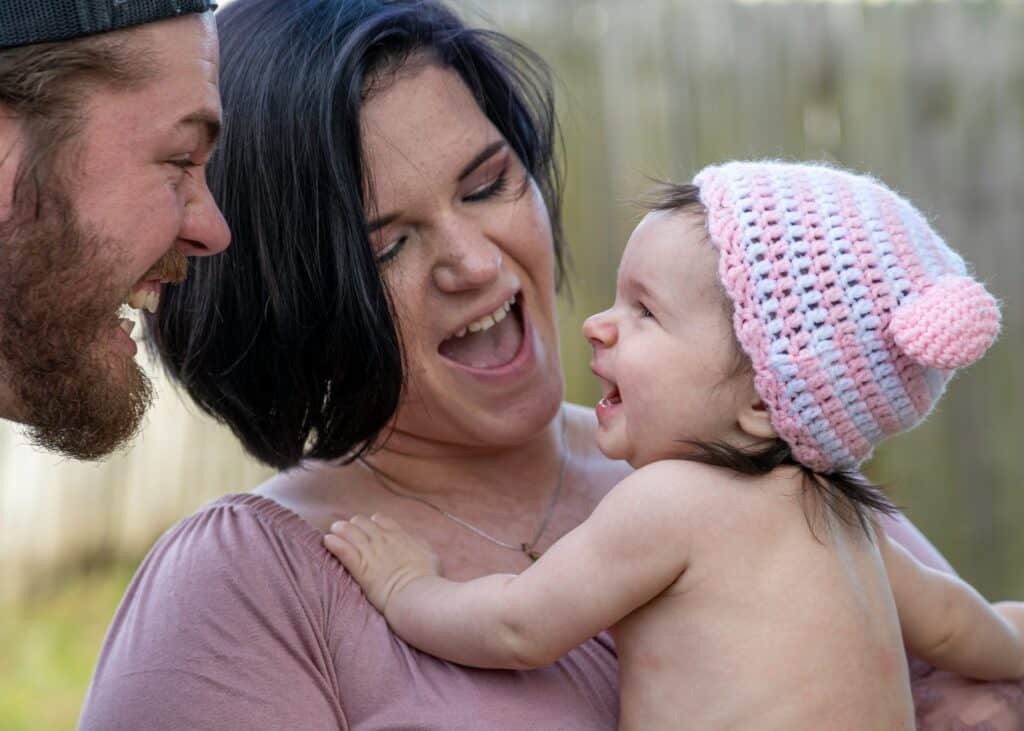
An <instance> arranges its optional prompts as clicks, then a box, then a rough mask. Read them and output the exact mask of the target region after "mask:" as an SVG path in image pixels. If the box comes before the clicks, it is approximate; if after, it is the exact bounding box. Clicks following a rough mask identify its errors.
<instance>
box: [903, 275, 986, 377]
mask: <svg viewBox="0 0 1024 731" xmlns="http://www.w3.org/2000/svg"><path fill="white" fill-rule="evenodd" d="M889 329H890V332H891V334H892V337H893V340H894V341H895V343H896V345H897V347H898V348H899V349H900V350H902V351H903V352H904V353H906V354H907V355H908V356H910V357H911V358H912V359H913V360H915V361H916V362H918V363H920V364H921V365H923V366H925V367H927V368H941V369H943V370H952V369H954V368H961V367H963V366H966V365H970V364H971V363H973V362H974V361H976V360H978V359H979V358H980V357H981V356H982V355H984V354H985V351H986V350H988V348H989V346H990V345H992V343H993V342H995V339H996V336H997V335H998V334H999V305H998V303H997V302H996V300H995V298H994V297H993V296H992V295H990V294H989V293H988V292H987V291H986V290H985V288H984V287H983V286H981V285H980V284H979V283H978V282H976V281H974V280H973V279H971V278H970V277H961V276H945V277H940V278H939V279H938V281H937V282H936V283H935V285H934V286H932V287H931V288H930V289H928V290H927V291H926V292H925V293H924V294H922V295H921V296H920V297H918V298H916V299H914V300H912V301H910V302H908V303H906V304H905V305H902V306H901V307H900V308H899V309H897V310H896V312H894V313H893V316H892V320H891V321H890V323H889Z"/></svg>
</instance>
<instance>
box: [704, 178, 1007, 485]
mask: <svg viewBox="0 0 1024 731" xmlns="http://www.w3.org/2000/svg"><path fill="white" fill-rule="evenodd" d="M694 184H696V185H698V186H699V187H700V198H701V201H702V202H703V204H704V206H705V207H706V208H707V211H708V213H707V223H708V231H709V233H710V236H711V241H712V243H713V244H714V245H715V246H716V247H717V248H718V250H719V252H720V258H719V277H720V278H721V280H722V284H723V285H724V287H725V290H726V292H727V293H728V295H729V298H730V299H731V300H732V304H733V308H734V315H733V326H734V327H735V329H736V336H737V338H738V339H739V341H740V344H741V345H742V346H743V349H744V350H745V351H746V353H747V355H748V356H749V357H750V359H751V361H752V362H753V366H754V373H755V376H754V384H755V387H756V388H757V391H758V393H759V394H760V395H761V398H763V399H764V401H765V403H766V404H767V406H768V408H769V410H770V412H771V417H772V423H773V425H774V426H775V429H776V431H777V432H778V433H779V436H780V437H782V438H783V439H784V440H785V441H786V442H787V443H788V444H789V445H790V446H791V447H792V449H793V456H794V457H795V458H796V459H797V460H799V461H800V462H801V463H803V464H805V465H807V466H808V467H810V468H811V469H813V470H816V471H818V472H822V473H828V472H834V471H836V470H844V469H852V468H855V467H857V466H858V465H859V464H860V463H861V462H862V461H863V460H865V459H866V458H867V457H868V456H869V455H870V454H871V450H872V448H873V447H874V445H875V444H878V443H879V442H880V441H882V439H884V438H885V437H887V436H890V435H892V434H896V433H898V432H901V431H903V430H905V429H909V428H911V427H913V426H915V425H916V424H918V423H919V422H920V421H921V420H922V419H924V417H925V416H927V415H928V412H929V411H931V409H932V406H933V405H934V404H935V402H936V401H937V400H938V398H939V396H941V395H942V392H943V390H944V389H945V387H946V383H947V382H948V381H949V379H950V377H951V376H952V371H953V369H955V368H960V367H963V366H966V365H969V364H970V363H973V362H974V361H976V360H977V359H978V358H980V357H981V356H982V354H984V352H985V351H986V350H987V349H988V347H989V346H990V345H991V344H992V343H993V341H994V340H995V339H996V336H997V335H998V333H999V306H998V304H997V302H996V301H995V299H994V298H993V297H992V295H990V294H989V293H988V292H987V291H986V290H985V288H984V287H983V286H982V285H981V284H979V283H978V282H977V281H975V280H974V279H972V278H971V277H970V276H969V275H968V273H967V268H966V266H965V265H964V261H963V259H961V258H960V256H959V255H957V253H956V252H954V251H953V250H952V249H950V248H949V246H948V245H947V244H946V242H945V241H943V240H942V238H941V237H940V236H939V235H938V234H937V233H936V232H935V231H934V230H933V229H932V228H931V226H929V225H928V222H927V221H925V219H924V217H923V216H922V215H921V213H920V212H919V211H918V210H917V209H916V208H914V207H913V206H912V205H911V204H910V203H909V202H907V201H906V200H904V199H903V198H901V197H900V196H899V195H897V194H896V193H894V192H893V191H891V190H889V189H888V188H887V187H886V186H885V185H883V184H882V183H880V182H878V181H877V180H873V179H872V178H869V177H866V176H860V175H854V174H851V173H847V172H844V171H841V170H836V169H834V168H830V167H827V166H825V165H801V164H789V163H780V162H730V163H727V164H724V165H719V166H712V167H708V168H705V169H704V170H702V171H701V172H700V173H699V174H698V175H697V176H696V178H694Z"/></svg>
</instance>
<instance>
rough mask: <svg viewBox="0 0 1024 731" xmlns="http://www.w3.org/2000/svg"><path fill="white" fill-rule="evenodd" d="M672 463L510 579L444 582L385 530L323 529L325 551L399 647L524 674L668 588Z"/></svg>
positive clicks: (354, 525)
mask: <svg viewBox="0 0 1024 731" xmlns="http://www.w3.org/2000/svg"><path fill="white" fill-rule="evenodd" d="M673 466H674V463H659V464H655V465H649V466H648V467H645V468H644V469H642V470H638V471H637V472H635V473H633V474H632V475H630V476H629V477H627V478H626V479H625V480H623V481H622V482H621V483H619V484H618V485H616V487H615V488H613V489H612V491H611V492H610V493H609V494H608V495H607V496H606V497H605V498H604V500H602V501H601V503H600V504H599V505H598V506H597V508H596V509H595V510H594V513H593V514H592V515H591V517H590V518H588V519H587V520H586V522H584V523H583V524H581V525H580V526H578V527H577V528H576V529H575V530H573V531H571V532H570V533H568V534H567V535H566V536H565V537H563V538H562V539H561V540H559V541H558V542H557V543H556V544H555V545H554V546H552V547H551V548H550V549H549V550H548V551H547V553H545V554H544V555H543V556H542V557H541V558H540V559H539V560H538V561H537V562H536V563H535V564H533V565H532V566H530V567H529V568H528V569H526V571H524V572H523V573H522V574H519V575H491V576H484V577H482V578H479V579H475V580H473V581H467V582H454V581H448V580H447V579H444V578H441V577H440V576H438V575H437V568H438V564H437V560H436V558H434V557H433V556H432V555H431V554H429V553H428V552H426V551H425V550H424V549H423V548H422V547H421V546H419V545H418V544H417V543H416V542H415V541H413V540H412V538H410V537H409V535H408V534H407V533H406V532H405V531H404V530H402V528H401V527H400V526H399V525H398V524H397V523H395V522H394V521H392V520H390V519H388V518H386V517H384V516H376V517H375V518H374V519H371V520H367V519H365V518H353V519H352V521H341V522H340V524H335V526H336V527H332V531H333V535H328V536H326V538H325V545H326V546H327V548H328V550H330V551H331V552H332V553H334V555H335V556H337V557H338V559H339V560H340V561H341V563H342V564H344V566H345V568H346V569H348V571H349V573H350V574H352V576H353V577H354V578H355V579H356V580H357V581H358V582H359V583H360V584H361V585H362V586H363V588H364V591H365V592H366V595H367V597H368V598H369V600H370V601H371V602H372V603H373V604H374V605H375V606H376V607H377V608H378V609H379V610H380V611H381V612H382V613H383V614H384V616H385V617H386V618H387V620H388V623H389V624H390V625H391V627H392V628H393V629H394V631H395V632H396V633H397V634H398V635H400V636H401V637H402V638H403V639H405V640H406V641H407V642H409V643H410V644H412V645H414V646H416V647H418V648H420V649H421V650H424V651H426V652H429V653H431V654H433V655H437V656H439V657H443V658H445V659H447V660H451V661H453V662H458V663H461V664H464V665H471V666H475V667H485V668H514V669H524V668H534V667H542V666H545V665H549V664H551V663H552V662H554V661H555V660H556V659H557V658H559V657H560V656H562V655H563V654H565V653H566V652H568V651H569V650H570V649H572V648H573V647H575V646H576V645H578V644H580V643H581V642H583V641H584V640H586V639H588V638H589V637H592V636H593V635H595V634H597V633H598V632H600V631H601V630H603V629H605V628H607V627H609V626H611V625H612V624H614V623H615V622H617V621H618V620H619V619H621V618H622V617H624V616H626V615H627V614H629V613H630V612H631V611H632V610H634V609H636V608H637V607H639V606H641V605H643V604H645V603H646V602H648V601H649V600H650V599H652V598H653V597H655V596H657V595H658V594H659V593H661V592H662V590H664V589H665V588H666V587H668V586H669V585H670V584H671V583H672V582H673V581H674V580H675V579H676V578H677V577H678V576H679V575H680V574H681V573H682V572H683V570H684V569H685V567H686V563H687V545H688V544H687V540H686V534H687V533H688V530H687V523H689V522H690V518H689V516H688V513H687V509H686V508H685V507H684V506H683V505H681V503H683V502H685V501H686V496H687V495H688V494H692V493H693V492H694V491H691V490H686V489H679V485H678V482H679V480H680V479H681V478H680V470H673V469H672V467H673Z"/></svg>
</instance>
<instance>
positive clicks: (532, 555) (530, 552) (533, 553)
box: [519, 543, 540, 561]
mask: <svg viewBox="0 0 1024 731" xmlns="http://www.w3.org/2000/svg"><path fill="white" fill-rule="evenodd" d="M519 547H520V550H521V551H522V552H523V553H525V554H526V555H527V556H528V557H529V559H530V561H536V560H537V559H538V558H540V551H537V550H535V549H534V548H533V547H531V546H530V545H529V544H528V543H520V544H519Z"/></svg>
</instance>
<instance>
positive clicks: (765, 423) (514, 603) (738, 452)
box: [325, 162, 1024, 731]
mask: <svg viewBox="0 0 1024 731" xmlns="http://www.w3.org/2000/svg"><path fill="white" fill-rule="evenodd" d="M651 209H652V210H651V212H650V213H649V214H648V215H647V216H646V218H644V220H643V221H642V222H641V223H640V225H639V226H638V227H637V228H636V230H635V231H634V232H633V235H632V236H631V238H630V240H629V243H628V244H627V246H626V250H625V252H624V253H623V257H622V263H621V265H620V267H619V274H618V281H617V284H616V296H615V303H614V305H613V306H612V307H611V309H609V310H606V311H605V312H602V313H599V314H597V315H594V316H592V317H590V318H589V319H588V320H587V321H586V323H585V324H584V326H583V332H584V334H585V335H586V337H587V338H588V339H589V340H590V342H591V343H592V345H593V348H594V358H593V361H592V363H591V367H592V369H593V371H594V373H595V374H597V376H598V377H599V378H600V379H601V383H602V389H603V392H604V397H603V398H602V399H601V400H600V402H599V403H598V404H597V419H598V423H599V430H598V437H597V438H598V444H599V446H600V448H601V450H602V451H603V452H604V453H605V454H606V455H607V456H609V457H611V458H613V459H625V460H628V461H629V463H630V464H631V465H632V466H633V467H634V468H636V471H635V472H634V473H633V474H631V475H630V476H629V477H627V478H626V479H625V480H623V481H622V482H620V483H619V484H618V485H616V486H615V487H614V488H613V489H612V490H611V491H610V492H609V493H608V495H607V496H606V497H605V498H604V499H603V500H602V501H601V503H600V504H599V505H598V506H597V508H596V509H595V510H594V512H593V514H592V515H591V516H590V517H589V518H588V519H587V520H586V521H585V522H584V523H583V524H582V525H580V526H579V527H578V528H576V529H575V530H573V531H571V532H570V533H568V534H567V535H565V536H564V537H563V538H562V539H560V540H559V541H558V542H557V543H556V544H555V545H554V546H552V547H551V549H550V550H549V551H548V552H547V553H545V554H544V555H543V556H542V557H541V558H540V559H539V560H538V561H537V562H536V563H535V564H533V565H532V566H531V567H530V568H528V569H527V570H526V571H524V572H523V573H522V574H519V575H494V576H485V577H482V578H479V579H476V580H474V581H468V582H464V583H457V582H452V581H448V580H446V579H444V578H441V576H440V575H439V565H438V560H437V559H436V557H435V556H434V555H433V554H432V553H430V552H429V551H428V550H426V549H425V548H423V547H422V546H421V545H420V544H419V543H418V542H416V541H415V540H413V539H412V538H411V537H410V536H408V534H406V533H405V532H404V531H403V529H402V528H401V527H400V526H398V525H397V524H396V523H395V522H394V521H393V520H390V519H388V518H387V517H385V516H380V515H377V516H374V517H373V518H370V519H365V518H362V517H355V518H353V519H352V520H351V521H341V522H339V523H336V524H335V525H334V526H333V527H332V533H331V534H329V535H328V536H326V537H325V543H326V545H327V547H328V549H329V550H330V551H331V552H332V553H334V555H335V556H337V557H338V559H339V560H340V561H341V562H342V564H344V566H345V567H346V569H348V571H349V573H351V575H352V576H353V577H354V578H355V579H356V580H357V581H358V582H359V583H360V584H361V585H362V587H363V590H364V592H365V593H366V596H367V597H368V598H369V600H370V601H371V602H372V603H373V604H374V605H375V606H376V607H377V608H378V609H379V610H380V611H381V612H382V613H383V614H384V616H385V617H386V618H387V621H388V623H389V624H390V625H391V626H392V627H393V629H394V631H395V632H396V633H397V634H399V635H400V636H401V637H402V638H404V639H405V640H406V641H407V642H409V643H410V644H412V645H414V646H416V647H418V648H420V649H422V650H424V651H426V652H429V653H432V654H434V655H437V656H439V657H442V658H445V659H448V660H451V661H453V662H457V663H462V664H464V665H472V666H477V667H484V668H534V667H540V666H544V665H547V664H550V663H551V662H553V661H554V660H555V659H556V658H557V657H559V656H560V655H562V654H563V653H565V652H567V651H568V650H569V649H571V648H572V647H574V646H575V645H577V644H579V643H581V642H582V641H584V640H585V639H587V638H588V637H591V636H592V635H594V634H596V633H598V632H600V631H601V630H604V629H606V628H610V629H611V632H612V635H613V637H614V639H615V642H616V647H617V650H618V654H619V660H620V688H621V716H620V728H622V729H636V730H642V731H651V730H656V729H679V728H693V729H758V730H760V731H766V730H769V729H780V730H781V729H785V730H786V731H791V730H792V729H811V728H827V729H830V730H832V731H839V730H842V729H849V730H850V731H863V730H864V729H886V730H887V731H888V730H891V729H912V728H913V727H914V710H913V705H912V702H911V695H910V685H909V677H908V671H907V663H906V658H905V654H904V646H906V648H907V649H909V650H910V651H911V652H912V653H914V654H916V655H918V656H920V657H922V658H924V659H926V660H928V661H929V662H931V663H932V664H934V665H936V666H939V667H942V668H946V669H949V670H953V671H955V672H957V673H960V674H962V675H967V676H970V677H976V678H980V679H1003V678H1006V679H1009V678H1020V677H1024V604H1021V603H1010V602H1003V603H999V604H995V605H989V604H988V603H987V602H986V601H985V600H984V599H983V598H982V597H981V596H980V595H979V594H978V593H977V592H976V591H975V590H973V589H972V588H971V587H970V586H968V585H967V584H965V583H964V582H962V581H960V580H959V579H957V578H955V577H954V576H951V575H948V574H944V573H940V572H937V571H933V570H930V569H928V568H925V567H924V566H922V565H921V564H919V563H918V562H917V561H916V560H914V559H913V558H912V557H911V556H910V555H909V554H908V553H907V552H906V551H905V550H904V549H903V548H901V547H900V546H899V545H898V544H896V543H893V542H891V541H890V540H889V539H888V538H887V537H886V534H885V533H884V532H883V531H882V530H881V529H880V528H879V527H878V522H877V516H878V515H879V513H886V512H892V511H893V510H894V508H893V507H892V505H891V504H890V503H889V501H888V500H887V499H886V497H885V496H884V494H883V493H882V492H881V491H880V490H878V489H877V488H876V487H874V486H872V485H871V484H869V483H867V482H866V481H865V480H864V479H863V478H862V477H860V476H859V475H858V474H857V473H856V469H857V467H858V465H860V463H861V462H862V461H863V460H864V459H866V458H867V457H868V456H869V454H870V452H871V450H872V447H873V445H875V444H877V443H878V442H880V441H881V440H882V439H884V438H885V437H886V436H889V435H891V434H895V433H897V432H899V431H902V430H904V429H908V428H910V427H912V426H914V425H915V424H917V423H918V422H920V421H921V420H922V419H923V418H924V417H925V416H926V415H927V414H928V412H929V411H930V410H931V408H932V406H933V405H934V404H935V401H936V400H937V399H938V398H939V396H940V395H941V394H942V391H943V390H944V388H945V385H946V382H947V381H948V380H949V378H950V377H951V375H952V373H953V371H954V369H956V368H958V367H962V366H966V365H968V364H970V363H971V362H973V361H975V360H976V359H978V358H979V357H980V356H981V355H982V354H983V353H984V351H985V350H986V349H987V348H988V346H989V345H990V344H991V343H992V341H993V340H994V339H995V337H996V335H997V333H998V330H999V313H998V307H997V305H996V302H995V301H994V300H993V298H992V297H991V296H990V295H989V294H988V293H987V292H986V291H985V289H984V288H983V287H982V286H981V285H980V284H979V283H978V282H976V281H975V280H973V279H972V278H971V277H970V276H968V274H967V272H966V268H965V266H964V263H963V261H962V260H961V259H960V257H959V256H958V255H957V254H956V253H954V252H953V251H952V250H951V249H950V248H949V247H948V246H947V245H946V243H945V242H944V241H943V240H942V239H941V238H940V237H939V236H938V235H937V234H936V233H935V232H934V231H933V230H932V229H931V228H930V227H929V225H928V224H927V222H926V221H925V220H924V218H923V217H922V216H921V214H920V213H919V212H918V211H917V210H916V209H915V208H914V207H912V206H911V205H910V204H909V203H908V202H907V201H905V200H903V199H902V198H900V197H899V196H898V195H896V194H895V193H893V192H892V191H890V190H889V189H888V188H886V187H885V186H883V185H882V184H880V183H879V182H877V181H875V180H872V179H870V178H867V177H861V176H856V175H853V174H850V173H846V172H843V171H839V170H836V169H833V168H830V167H826V166H823V165H797V164H784V163H774V162H750V163H744V162H734V163H729V164H726V165H722V166H717V167H710V168H707V169H705V170H703V171H702V172H701V173H700V174H699V175H698V176H697V177H696V178H695V180H694V184H693V185H681V186H666V187H664V188H663V189H662V190H660V191H659V192H658V194H657V197H656V198H655V199H654V200H653V202H652V206H651Z"/></svg>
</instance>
